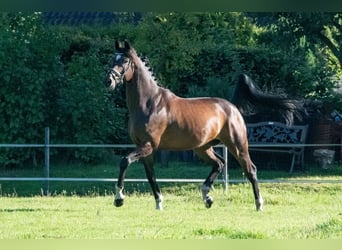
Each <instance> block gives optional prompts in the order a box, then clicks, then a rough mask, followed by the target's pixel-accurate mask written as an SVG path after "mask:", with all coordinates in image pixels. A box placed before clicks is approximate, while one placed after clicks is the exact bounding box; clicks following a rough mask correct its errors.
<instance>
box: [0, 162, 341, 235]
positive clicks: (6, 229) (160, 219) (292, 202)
mask: <svg viewBox="0 0 342 250" xmlns="http://www.w3.org/2000/svg"><path fill="white" fill-rule="evenodd" d="M156 171H157V177H158V178H196V179H204V178H205V177H206V176H207V175H208V173H209V171H210V169H209V168H208V167H206V166H205V165H203V164H189V163H173V164H172V165H170V166H168V167H163V166H157V167H156ZM117 172H118V167H117V164H98V165H93V166H92V165H88V166H87V165H82V164H74V165H68V166H65V165H52V166H51V177H78V178H84V177H91V178H116V177H117ZM42 173H43V170H42V168H31V169H2V171H1V177H5V176H11V177H15V176H16V177H20V176H21V177H28V176H31V177H42V176H43V174H42ZM229 176H230V179H243V176H242V174H241V171H240V170H239V169H238V168H232V169H231V170H230V171H229ZM127 178H145V174H144V170H143V167H142V166H141V164H133V165H132V166H130V168H129V169H128V172H127ZM259 179H260V180H261V183H260V190H261V193H262V195H263V197H264V200H265V206H264V211H263V212H256V211H255V205H254V201H253V195H252V189H251V186H250V184H249V183H239V184H230V185H229V187H228V191H227V193H224V192H223V189H222V185H220V184H219V183H216V184H215V186H214V187H215V188H214V190H212V191H211V194H212V195H213V197H214V200H215V202H214V205H213V206H212V208H210V209H206V208H205V207H204V205H203V204H202V201H201V193H200V189H199V186H200V183H161V186H162V192H163V194H164V199H165V202H164V211H162V212H160V211H156V210H155V209H154V208H155V204H154V199H153V196H152V195H151V194H150V187H149V185H148V184H147V183H144V182H142V183H129V182H128V183H126V188H127V198H126V200H125V205H124V206H123V207H120V208H116V207H114V206H113V190H114V185H115V182H103V183H99V182H51V183H50V192H51V194H50V196H48V197H46V196H42V195H41V193H42V191H41V189H42V188H43V187H44V183H43V182H30V181H16V182H9V181H0V221H1V223H0V238H1V239H43V238H49V239H51V238H63V239H142V238H143V239H260V238H261V239H338V238H341V237H342V185H341V183H322V182H321V181H322V180H325V181H327V180H335V181H336V180H337V181H341V180H342V171H341V166H332V167H331V169H328V170H325V171H323V170H321V169H319V168H317V167H311V168H310V169H309V170H306V171H296V172H295V173H294V174H293V175H291V176H290V175H289V174H288V173H287V170H284V171H281V170H259ZM263 180H285V181H289V180H292V181H293V180H296V181H300V180H309V181H315V182H313V183H299V182H298V183H264V182H262V181H263ZM316 182H317V183H316Z"/></svg>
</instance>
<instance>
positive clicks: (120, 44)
mask: <svg viewBox="0 0 342 250" xmlns="http://www.w3.org/2000/svg"><path fill="white" fill-rule="evenodd" d="M130 48H131V45H130V44H129V42H128V41H127V40H125V41H119V40H116V41H115V49H116V50H117V51H119V52H127V51H129V50H130Z"/></svg>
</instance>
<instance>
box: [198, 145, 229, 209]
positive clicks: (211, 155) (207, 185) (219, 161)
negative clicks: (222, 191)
mask: <svg viewBox="0 0 342 250" xmlns="http://www.w3.org/2000/svg"><path fill="white" fill-rule="evenodd" d="M194 152H195V153H196V154H197V155H198V156H199V157H200V158H201V159H202V160H204V161H206V162H209V163H211V165H212V170H211V172H210V174H209V176H208V177H207V179H206V180H205V181H204V183H203V184H202V186H201V191H202V199H203V202H204V205H205V207H206V208H210V207H211V206H212V204H213V203H214V199H213V197H211V196H210V195H209V191H210V189H211V186H212V184H213V182H214V180H215V179H216V177H217V175H218V174H219V173H221V172H222V169H223V167H224V159H223V158H222V157H221V156H219V155H218V154H216V153H215V151H214V149H213V148H212V147H210V148H209V149H205V150H203V149H196V150H194Z"/></svg>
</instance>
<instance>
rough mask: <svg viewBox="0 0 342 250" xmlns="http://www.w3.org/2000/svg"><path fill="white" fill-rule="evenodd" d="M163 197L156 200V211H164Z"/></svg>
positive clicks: (160, 196)
mask: <svg viewBox="0 0 342 250" xmlns="http://www.w3.org/2000/svg"><path fill="white" fill-rule="evenodd" d="M163 200H164V198H163V196H162V195H159V197H158V198H157V199H156V209H157V210H159V211H162V210H163Z"/></svg>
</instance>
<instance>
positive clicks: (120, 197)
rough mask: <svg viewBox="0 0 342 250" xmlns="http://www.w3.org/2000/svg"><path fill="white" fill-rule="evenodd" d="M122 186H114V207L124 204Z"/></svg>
mask: <svg viewBox="0 0 342 250" xmlns="http://www.w3.org/2000/svg"><path fill="white" fill-rule="evenodd" d="M123 192H124V189H123V187H118V186H117V187H116V192H115V199H114V205H115V206H116V207H121V206H122V205H123V204H124V199H125V195H124V194H123Z"/></svg>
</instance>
